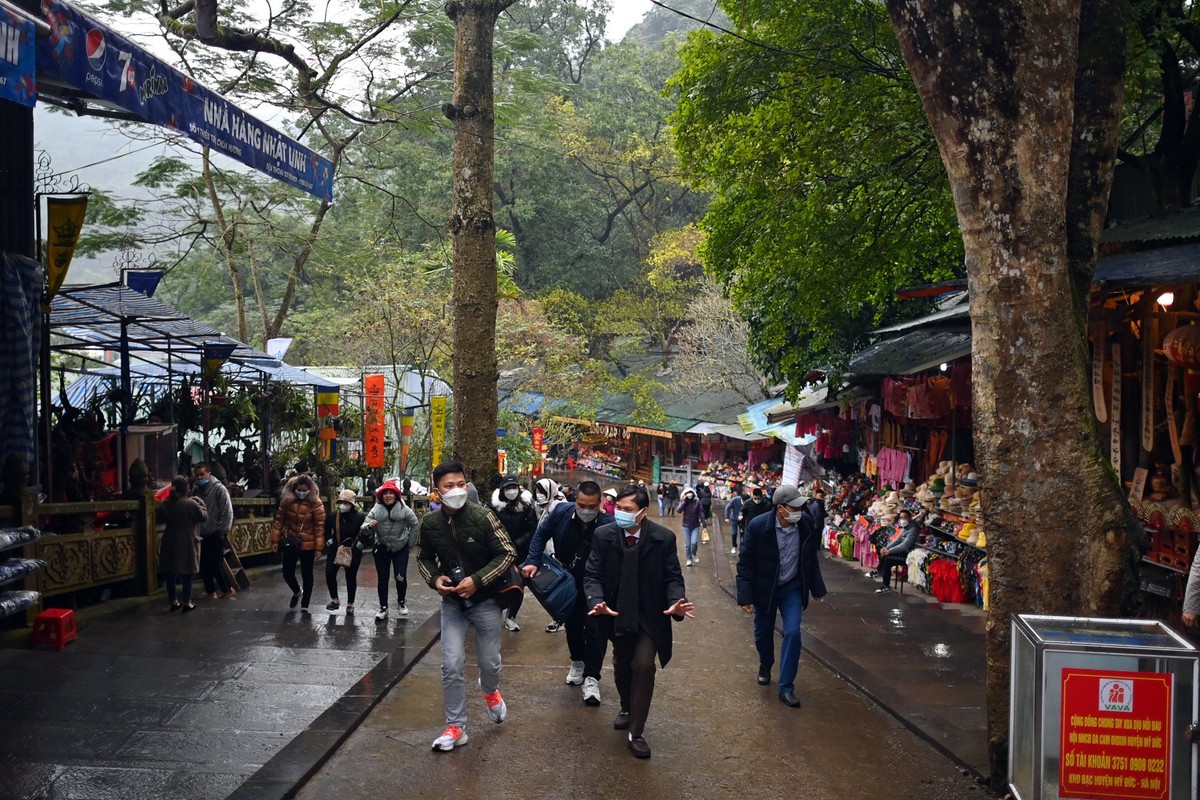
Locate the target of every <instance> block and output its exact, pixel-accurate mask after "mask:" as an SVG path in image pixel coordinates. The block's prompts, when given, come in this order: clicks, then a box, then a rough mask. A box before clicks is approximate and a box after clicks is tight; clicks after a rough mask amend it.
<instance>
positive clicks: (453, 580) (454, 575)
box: [449, 564, 475, 608]
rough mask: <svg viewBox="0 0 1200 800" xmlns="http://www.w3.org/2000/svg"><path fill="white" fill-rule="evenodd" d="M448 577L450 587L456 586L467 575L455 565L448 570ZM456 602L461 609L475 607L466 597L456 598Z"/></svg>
mask: <svg viewBox="0 0 1200 800" xmlns="http://www.w3.org/2000/svg"><path fill="white" fill-rule="evenodd" d="M449 577H450V585H451V586H458V585H459V584H460V583H462V582H463V580H464V579H465V578H466V577H467V573H465V572H463V568H462V567H461V566H460V565H458V564H455V565H454V566H453V567H451V568H450V575H449ZM458 602H459V604H460V605H462V607H463V608H470V607H471V606H473V605H475V604H474V603H472V602H471V600H470V599H468V598H466V597H460V598H458Z"/></svg>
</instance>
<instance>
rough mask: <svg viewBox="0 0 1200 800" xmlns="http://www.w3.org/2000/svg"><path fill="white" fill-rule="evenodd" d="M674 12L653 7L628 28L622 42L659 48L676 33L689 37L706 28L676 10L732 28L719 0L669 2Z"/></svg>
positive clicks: (678, 0)
mask: <svg viewBox="0 0 1200 800" xmlns="http://www.w3.org/2000/svg"><path fill="white" fill-rule="evenodd" d="M666 2H667V3H668V4H669V5H670V6H671V8H672V9H674V11H668V10H667V9H665V8H663V7H662V6H654V7H652V8H651V9H650V10H649V11H647V12H646V15H645V16H644V17H642V21H641V22H639V23H637V24H636V25H634V26H633V27H632V28H630V29H629V32H628V33H626V34H625V39H624V40H622V41H626V40H628V41H633V42H637V43H638V44H640V45H646V46H651V47H653V46H656V45H658V44H660V43H661V42H662V41H663V39H666V38H667V37H668V36H670V35H671V34H673V33H682V34H686V33H687V32H688V31H694V30H697V29H699V28H702V27H704V23H703V22H698V21H696V19H689V18H688V17H685V16H683V15H682V14H676V13H675V11H681V12H683V13H684V14H688V15H690V16H692V17H696V18H698V19H700V20H705V21H707V22H711V23H712V24H713V25H720V26H721V27H723V28H725V27H728V26H729V17H727V16H725V12H724V11H722V10H721V9H720V8H719V7H718V5H717V0H666Z"/></svg>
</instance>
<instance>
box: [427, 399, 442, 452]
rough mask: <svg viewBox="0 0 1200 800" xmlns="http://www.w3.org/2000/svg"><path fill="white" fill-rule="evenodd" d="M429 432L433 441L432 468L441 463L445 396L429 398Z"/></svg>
mask: <svg viewBox="0 0 1200 800" xmlns="http://www.w3.org/2000/svg"><path fill="white" fill-rule="evenodd" d="M429 430H430V435H431V438H432V440H433V453H432V454H431V455H432V462H431V463H432V466H434V467H436V466H437V465H438V464H440V463H442V450H443V449H444V448H445V445H446V396H445V395H440V394H439V395H435V396H433V397H431V398H429Z"/></svg>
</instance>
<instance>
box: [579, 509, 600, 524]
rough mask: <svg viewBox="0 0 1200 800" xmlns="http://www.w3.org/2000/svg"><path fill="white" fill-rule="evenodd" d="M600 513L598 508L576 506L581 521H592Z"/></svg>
mask: <svg viewBox="0 0 1200 800" xmlns="http://www.w3.org/2000/svg"><path fill="white" fill-rule="evenodd" d="M599 515H600V509H598V508H576V509H575V516H577V517H579V521H580V522H591V521H592V520H594V519H595V518H596V517H598V516H599Z"/></svg>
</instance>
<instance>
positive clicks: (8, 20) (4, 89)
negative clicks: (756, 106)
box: [0, 8, 37, 106]
mask: <svg viewBox="0 0 1200 800" xmlns="http://www.w3.org/2000/svg"><path fill="white" fill-rule="evenodd" d="M33 59H34V32H33V23H32V22H30V21H29V20H26V19H21V18H20V17H18V16H17V15H16V14H13V13H10V12H9V11H7V10H5V9H3V8H0V100H11V101H12V102H14V103H20V104H21V105H23V106H33V105H35V104H36V103H37V84H36V83H35V82H34V73H35V72H36V69H35V68H34V66H35V65H34V60H33Z"/></svg>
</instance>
